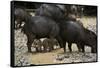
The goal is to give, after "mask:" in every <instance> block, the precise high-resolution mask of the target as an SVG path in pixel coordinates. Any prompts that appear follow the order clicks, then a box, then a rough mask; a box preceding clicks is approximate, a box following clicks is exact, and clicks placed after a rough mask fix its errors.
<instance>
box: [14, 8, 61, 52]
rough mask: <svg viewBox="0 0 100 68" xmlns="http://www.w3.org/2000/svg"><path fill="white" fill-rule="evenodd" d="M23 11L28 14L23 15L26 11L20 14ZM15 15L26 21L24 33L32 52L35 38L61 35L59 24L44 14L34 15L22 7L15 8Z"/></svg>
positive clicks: (29, 49) (17, 18)
mask: <svg viewBox="0 0 100 68" xmlns="http://www.w3.org/2000/svg"><path fill="white" fill-rule="evenodd" d="M18 10H19V11H18ZM16 11H17V13H16ZM22 11H23V12H24V13H26V14H25V15H23V14H24V13H22V15H23V16H20V13H21V12H22ZM15 16H16V20H20V21H24V22H25V25H24V26H23V28H22V31H23V32H24V34H26V36H27V39H28V41H27V47H28V52H31V45H32V43H33V41H34V39H40V38H45V37H47V38H58V37H59V27H58V24H57V23H56V22H55V21H53V20H52V19H50V18H48V17H44V16H34V17H32V16H31V15H29V14H28V13H27V12H26V11H25V10H23V9H21V8H17V9H15ZM19 23H20V22H19Z"/></svg>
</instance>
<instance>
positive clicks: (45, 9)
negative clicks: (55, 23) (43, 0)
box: [35, 4, 65, 20]
mask: <svg viewBox="0 0 100 68" xmlns="http://www.w3.org/2000/svg"><path fill="white" fill-rule="evenodd" d="M64 14H65V12H64V5H55V4H42V5H41V6H40V8H38V9H37V10H36V12H35V15H36V16H46V17H49V18H51V19H54V20H61V19H63V18H64V17H65V16H64Z"/></svg>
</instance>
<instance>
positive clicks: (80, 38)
mask: <svg viewBox="0 0 100 68" xmlns="http://www.w3.org/2000/svg"><path fill="white" fill-rule="evenodd" d="M59 26H60V36H61V38H62V40H63V41H62V43H63V48H64V52H66V42H68V47H69V49H70V51H72V50H71V44H72V43H76V44H77V46H78V49H79V51H80V49H82V52H84V46H85V45H87V46H90V47H91V48H92V51H91V52H92V53H96V52H97V36H96V34H95V33H93V32H92V31H90V30H87V29H85V28H84V27H83V25H82V24H80V23H79V22H78V21H71V20H69V21H65V22H62V23H60V24H59Z"/></svg>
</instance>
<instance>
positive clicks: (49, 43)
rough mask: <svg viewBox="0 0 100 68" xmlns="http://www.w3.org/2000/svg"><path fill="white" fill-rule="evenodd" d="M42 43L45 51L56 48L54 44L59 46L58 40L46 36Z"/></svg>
mask: <svg viewBox="0 0 100 68" xmlns="http://www.w3.org/2000/svg"><path fill="white" fill-rule="evenodd" d="M42 45H43V47H44V52H47V51H52V50H54V46H55V45H56V46H58V45H59V44H58V41H57V40H56V39H49V38H46V39H44V40H43V42H42Z"/></svg>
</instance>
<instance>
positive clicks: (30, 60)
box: [15, 17, 97, 66]
mask: <svg viewBox="0 0 100 68" xmlns="http://www.w3.org/2000/svg"><path fill="white" fill-rule="evenodd" d="M80 20H81V21H82V22H83V25H84V27H85V28H87V29H89V30H91V31H93V32H95V33H96V34H97V30H96V23H97V21H96V17H82V18H81V19H80ZM26 42H27V37H26V35H24V34H23V33H22V32H21V29H19V30H15V65H16V66H26V65H30V64H35V65H41V64H58V63H74V62H93V61H97V59H96V57H97V54H95V53H94V54H93V53H90V52H91V48H90V47H85V51H86V53H85V54H83V53H81V52H78V49H77V47H76V44H72V50H73V51H72V53H70V52H69V50H68V47H67V45H68V44H67V43H66V49H67V53H63V49H61V48H58V49H55V50H53V51H51V52H46V53H28V52H27V45H26ZM33 49H34V48H33Z"/></svg>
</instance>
